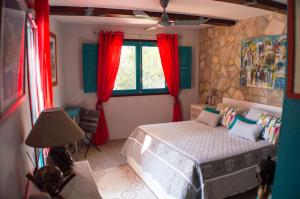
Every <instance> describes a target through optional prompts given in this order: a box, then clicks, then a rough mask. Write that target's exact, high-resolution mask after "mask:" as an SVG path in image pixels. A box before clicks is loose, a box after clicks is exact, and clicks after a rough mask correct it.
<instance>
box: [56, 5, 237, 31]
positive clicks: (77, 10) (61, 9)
mask: <svg viewBox="0 0 300 199" xmlns="http://www.w3.org/2000/svg"><path fill="white" fill-rule="evenodd" d="M145 13H147V14H148V15H149V16H150V17H153V18H160V16H161V14H162V12H152V11H151V12H150V11H145ZM50 15H62V16H96V17H97V16H98V17H99V16H100V17H114V16H127V17H134V15H133V10H125V9H111V8H92V7H72V6H50ZM168 16H169V18H170V20H173V21H175V20H197V19H199V17H201V16H197V15H187V14H174V13H169V12H168ZM235 23H236V21H234V20H230V19H220V18H212V17H210V20H208V21H207V22H206V23H205V24H209V25H216V26H232V25H235Z"/></svg>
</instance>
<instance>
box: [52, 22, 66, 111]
mask: <svg viewBox="0 0 300 199" xmlns="http://www.w3.org/2000/svg"><path fill="white" fill-rule="evenodd" d="M61 26H62V25H61V24H60V23H58V22H57V21H56V20H53V19H51V18H50V32H52V33H54V34H55V35H56V43H57V44H56V45H57V85H56V86H54V87H53V106H54V107H60V106H64V104H65V103H64V96H65V95H64V80H63V78H64V73H63V64H62V63H63V52H64V51H63V39H62V27H61Z"/></svg>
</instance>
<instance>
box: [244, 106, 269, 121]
mask: <svg viewBox="0 0 300 199" xmlns="http://www.w3.org/2000/svg"><path fill="white" fill-rule="evenodd" d="M261 114H267V112H266V111H263V110H261V109H257V108H250V110H249V112H248V113H247V114H246V115H245V117H246V118H247V119H250V120H255V121H257V120H258V119H259V118H260V115H261Z"/></svg>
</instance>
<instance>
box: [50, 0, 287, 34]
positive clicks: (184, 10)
mask: <svg viewBox="0 0 300 199" xmlns="http://www.w3.org/2000/svg"><path fill="white" fill-rule="evenodd" d="M277 1H280V2H283V3H286V1H287V0H277ZM50 5H56V6H78V7H103V8H120V9H133V10H134V9H141V10H147V11H162V8H161V7H160V4H159V0H50ZM167 12H172V13H181V14H194V15H202V16H213V17H218V18H226V19H233V20H242V19H246V18H250V17H256V16H261V15H265V14H269V13H270V12H269V11H266V10H261V9H257V8H251V7H247V6H242V5H237V4H231V3H224V2H218V1H213V0H170V2H169V5H168V7H167ZM54 18H55V19H56V20H58V21H60V22H63V23H90V24H111V25H120V24H122V25H125V24H126V25H131V26H139V25H143V26H147V25H148V26H149V25H152V24H155V22H153V21H151V20H144V19H128V18H125V19H124V18H123V19H121V18H103V17H83V16H81V17H74V16H55V17H54ZM191 27H192V26H191ZM193 27H194V28H195V26H193ZM186 28H189V27H186ZM197 28H199V26H198V27H197Z"/></svg>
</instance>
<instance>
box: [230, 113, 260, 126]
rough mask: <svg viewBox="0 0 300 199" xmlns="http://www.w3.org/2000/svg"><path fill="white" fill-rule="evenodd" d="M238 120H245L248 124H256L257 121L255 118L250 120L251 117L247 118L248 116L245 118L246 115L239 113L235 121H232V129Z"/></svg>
mask: <svg viewBox="0 0 300 199" xmlns="http://www.w3.org/2000/svg"><path fill="white" fill-rule="evenodd" d="M237 120H240V121H242V122H245V123H247V124H256V121H255V120H249V119H247V118H245V117H242V116H240V115H237V116H236V117H235V119H234V121H233V122H232V123H231V125H230V126H229V129H232V127H233V126H234V125H235V123H236V121H237Z"/></svg>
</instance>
